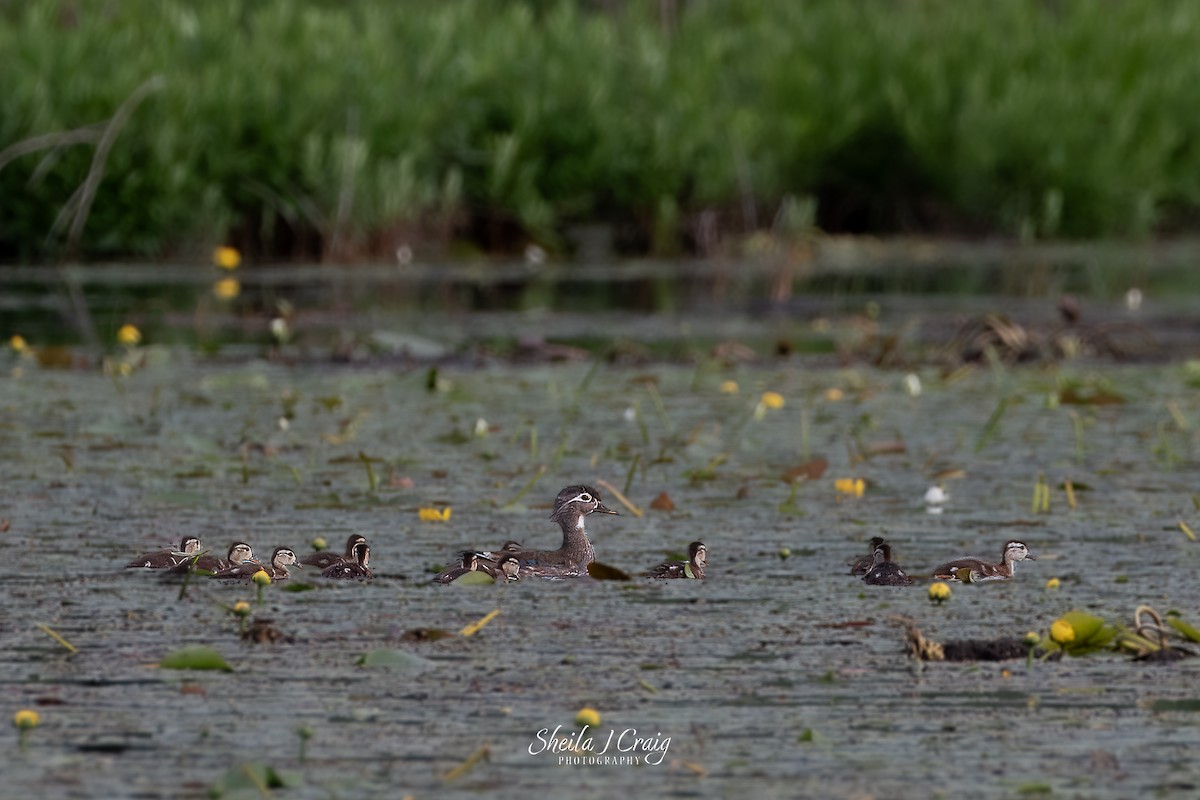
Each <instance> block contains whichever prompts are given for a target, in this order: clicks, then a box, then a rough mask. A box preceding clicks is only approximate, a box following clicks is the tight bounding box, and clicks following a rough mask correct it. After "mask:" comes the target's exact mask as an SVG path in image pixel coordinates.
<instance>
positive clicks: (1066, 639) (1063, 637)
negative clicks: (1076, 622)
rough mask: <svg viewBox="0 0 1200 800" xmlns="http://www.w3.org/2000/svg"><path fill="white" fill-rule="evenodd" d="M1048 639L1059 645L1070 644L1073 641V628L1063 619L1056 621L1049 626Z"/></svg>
mask: <svg viewBox="0 0 1200 800" xmlns="http://www.w3.org/2000/svg"><path fill="white" fill-rule="evenodd" d="M1050 638H1051V639H1053V640H1054V641H1056V642H1058V643H1059V644H1070V643H1071V642H1073V641H1075V628H1074V627H1072V626H1071V623H1069V622H1067V621H1066V620H1065V619H1056V620H1054V624H1053V625H1051V626H1050Z"/></svg>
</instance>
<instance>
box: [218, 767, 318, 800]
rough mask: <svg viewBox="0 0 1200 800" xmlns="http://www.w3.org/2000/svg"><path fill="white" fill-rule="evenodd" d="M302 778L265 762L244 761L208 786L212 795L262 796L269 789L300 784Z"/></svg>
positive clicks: (233, 796) (229, 796)
mask: <svg viewBox="0 0 1200 800" xmlns="http://www.w3.org/2000/svg"><path fill="white" fill-rule="evenodd" d="M303 784H304V779H303V778H302V777H301V775H300V773H298V772H294V771H292V770H277V769H275V768H274V767H270V766H268V765H266V764H259V763H246V764H239V765H238V766H236V767H233V768H232V769H227V770H225V772H224V773H223V774H222V775H221V777H219V778H217V780H216V782H215V783H214V784H213V785H212V787H210V790H209V794H210V796H212V797H223V798H230V799H231V800H232V798H241V797H263V796H265V794H266V792H267V790H269V789H286V788H289V787H297V786H302V785H303Z"/></svg>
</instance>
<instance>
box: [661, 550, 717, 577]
mask: <svg viewBox="0 0 1200 800" xmlns="http://www.w3.org/2000/svg"><path fill="white" fill-rule="evenodd" d="M707 563H708V547H707V546H706V545H705V544H704V542H692V543H691V544H689V545H688V559H687V561H666V562H664V563H662V564H659V565H658V566H657V567H655V568H654V569H652V570H650V571H649V572H647V573H646V576H647V577H650V578H703V577H704V567H705V565H706V564H707Z"/></svg>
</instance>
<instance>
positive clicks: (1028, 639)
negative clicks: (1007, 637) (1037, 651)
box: [1025, 631, 1042, 647]
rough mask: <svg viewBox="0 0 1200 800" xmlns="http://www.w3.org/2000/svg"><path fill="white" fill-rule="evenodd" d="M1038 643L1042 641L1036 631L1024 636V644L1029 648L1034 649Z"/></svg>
mask: <svg viewBox="0 0 1200 800" xmlns="http://www.w3.org/2000/svg"><path fill="white" fill-rule="evenodd" d="M1040 641H1042V637H1040V636H1038V635H1037V632H1036V631H1029V632H1028V633H1026V634H1025V644H1026V645H1028V646H1029V647H1036V646H1037V644H1038V642H1040Z"/></svg>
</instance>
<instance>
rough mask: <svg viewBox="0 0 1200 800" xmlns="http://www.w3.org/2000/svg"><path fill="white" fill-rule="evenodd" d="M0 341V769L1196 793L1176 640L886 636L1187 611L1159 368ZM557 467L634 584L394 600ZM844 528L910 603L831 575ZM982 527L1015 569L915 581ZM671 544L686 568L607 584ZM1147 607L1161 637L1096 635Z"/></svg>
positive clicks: (72, 779) (716, 791)
mask: <svg viewBox="0 0 1200 800" xmlns="http://www.w3.org/2000/svg"><path fill="white" fill-rule="evenodd" d="M4 358H5V359H6V361H5V363H4V365H3V366H4V369H5V376H4V377H3V378H0V381H2V383H0V406H2V408H3V412H4V414H3V416H2V417H0V452H3V453H4V456H3V458H0V484H2V485H3V486H4V487H5V491H4V502H3V504H2V505H0V531H2V532H0V538H2V540H3V542H4V545H5V552H7V553H11V554H14V555H13V560H12V562H11V568H9V569H6V570H5V571H4V573H3V574H2V575H0V587H2V592H0V597H2V598H3V600H2V601H0V602H2V603H3V611H4V619H5V623H4V627H3V631H2V635H3V638H4V643H5V647H4V648H3V649H2V652H0V685H3V687H4V688H3V697H4V707H5V709H6V711H5V713H7V714H8V715H9V716H10V718H12V720H13V723H14V725H15V726H16V729H15V730H14V731H13V733H12V735H11V736H10V738H9V739H8V741H7V743H3V744H2V745H0V746H2V747H3V748H6V751H5V782H6V786H7V787H8V791H10V792H17V793H27V794H42V795H47V796H61V795H88V796H124V795H134V794H136V795H139V796H155V795H168V794H169V795H172V796H178V795H180V794H183V795H194V796H201V795H204V794H206V793H207V792H208V791H210V790H211V791H213V792H215V793H217V794H218V795H223V796H229V797H238V796H250V795H254V796H262V795H263V794H264V793H270V794H271V795H272V796H279V797H287V796H313V795H322V796H323V795H326V794H337V795H338V796H343V797H359V796H363V797H366V796H379V795H381V794H386V795H389V796H403V795H405V794H412V795H414V796H417V797H420V796H428V795H432V794H434V793H437V794H439V795H440V794H445V793H446V792H458V791H462V792H469V793H477V792H484V791H486V792H488V793H489V794H496V795H500V796H514V797H516V796H528V795H529V793H530V792H540V793H543V794H547V795H554V796H579V797H583V796H612V795H613V794H615V793H618V792H620V793H629V794H638V795H642V794H656V795H661V794H663V793H666V792H672V791H673V792H685V793H694V794H699V795H707V794H712V795H715V796H724V795H728V794H731V793H737V792H742V793H744V792H746V791H750V792H752V793H753V794H754V796H756V797H794V796H797V795H802V796H820V797H857V796H862V795H864V794H867V793H869V794H872V795H874V796H909V795H911V794H912V793H913V791H914V787H918V786H919V787H921V788H920V790H919V791H920V792H921V793H922V794H923V795H925V794H927V795H931V796H935V797H936V796H946V797H950V796H953V795H954V794H955V793H957V792H958V788H957V787H954V786H948V787H945V789H944V791H943V790H942V789H941V788H939V787H941V786H942V785H943V783H942V782H941V781H940V779H939V778H938V776H939V775H944V773H945V765H946V764H953V765H954V768H955V769H956V770H957V771H959V772H960V773H961V774H970V775H973V776H976V777H975V778H974V779H973V780H974V783H973V786H972V792H973V793H974V794H975V795H977V796H997V797H1000V796H1013V795H1014V794H1035V793H1036V794H1045V795H1050V796H1077V795H1085V796H1088V797H1101V798H1103V797H1109V798H1117V797H1129V796H1152V795H1154V794H1170V793H1172V792H1189V791H1193V790H1194V788H1195V787H1196V786H1198V785H1200V770H1198V769H1197V766H1196V762H1195V759H1194V758H1192V757H1191V755H1190V754H1191V752H1192V749H1194V742H1195V734H1196V725H1197V724H1198V722H1200V718H1197V716H1196V714H1195V711H1196V710H1197V708H1198V707H1200V706H1198V705H1197V693H1196V686H1197V683H1198V681H1197V678H1198V677H1200V673H1198V672H1197V670H1198V669H1200V665H1198V663H1197V660H1196V659H1182V660H1177V661H1156V662H1152V663H1142V662H1136V661H1134V660H1133V659H1132V658H1130V657H1128V656H1121V655H1119V654H1115V653H1110V652H1108V651H1107V650H1104V649H1098V650H1096V651H1095V652H1092V653H1090V654H1087V655H1086V656H1085V657H1071V656H1072V655H1073V654H1071V653H1070V652H1068V654H1067V657H1063V658H1061V659H1057V660H1052V659H1044V660H1043V659H1042V658H1040V657H1034V658H1032V659H1029V660H1028V661H1027V660H1026V658H1025V656H1026V655H1027V654H1028V650H1027V647H1028V646H1027V645H1025V647H1026V650H1025V651H1024V652H1022V653H1021V655H1019V656H1018V657H1017V658H1015V659H1012V660H1008V661H1005V662H1001V663H989V662H975V663H950V662H923V661H918V660H914V659H910V658H909V657H908V655H907V654H906V652H905V647H904V644H903V641H902V637H901V636H900V635H899V633H898V631H897V629H896V627H895V626H893V625H892V624H890V620H891V618H892V617H893V616H894V615H903V616H905V617H908V618H910V619H911V620H913V622H914V624H916V625H917V626H918V627H919V628H920V630H921V631H923V632H924V635H925V636H926V637H928V638H930V639H936V640H938V641H944V642H949V641H967V640H987V639H999V638H1007V639H1016V640H1018V641H1020V642H1022V643H1024V642H1025V639H1024V637H1025V635H1026V634H1027V633H1028V632H1031V631H1033V632H1036V633H1037V634H1038V636H1039V641H1041V642H1043V643H1047V642H1049V641H1055V642H1063V641H1065V642H1067V645H1068V646H1079V647H1081V648H1082V647H1086V646H1090V645H1092V644H1096V643H1098V642H1099V641H1100V639H1102V638H1104V637H1106V636H1108V631H1109V630H1110V629H1111V630H1113V631H1115V632H1116V633H1114V636H1113V637H1112V638H1109V639H1107V640H1106V644H1105V646H1111V645H1112V644H1113V643H1114V642H1116V641H1118V637H1121V639H1120V640H1123V641H1128V642H1131V643H1140V646H1142V647H1144V648H1153V646H1154V645H1156V644H1161V643H1162V642H1164V641H1166V640H1165V639H1164V637H1165V636H1168V635H1170V636H1175V634H1168V633H1167V632H1166V630H1167V629H1168V628H1174V627H1175V626H1174V625H1173V624H1172V620H1177V621H1179V622H1180V623H1181V624H1183V625H1184V626H1186V627H1182V628H1178V630H1179V632H1180V635H1182V636H1187V635H1189V634H1188V633H1187V631H1188V630H1190V629H1191V628H1190V626H1191V625H1192V624H1194V623H1195V621H1196V620H1197V618H1198V617H1197V611H1198V609H1200V589H1198V588H1197V583H1196V581H1195V580H1194V578H1193V576H1194V574H1195V567H1196V562H1197V558H1198V556H1197V550H1196V547H1197V545H1196V542H1195V540H1194V533H1193V532H1194V531H1195V529H1196V526H1197V524H1200V498H1198V497H1197V495H1196V486H1195V474H1196V472H1195V468H1196V464H1197V455H1198V452H1200V438H1198V437H1200V427H1198V426H1200V404H1198V400H1197V394H1196V391H1195V388H1196V382H1197V377H1196V369H1195V365H1188V364H1166V365H1153V366H1137V367H1118V366H1112V365H1106V366H1104V367H1103V370H1102V372H1101V371H1099V370H1098V369H1097V368H1096V367H1094V365H1089V364H1086V363H1083V362H1076V363H1072V364H1068V365H1065V366H1063V365H1054V364H1048V365H1044V366H1041V367H1038V368H1036V369H1035V368H1020V367H1018V368H1006V367H1002V366H998V367H997V368H994V369H979V368H970V367H967V368H963V369H959V370H956V371H954V372H953V373H948V374H943V373H941V372H940V371H939V370H937V369H936V368H934V367H926V368H919V369H918V370H917V371H916V372H915V373H912V374H913V375H915V377H916V378H917V380H916V381H915V382H914V381H913V380H909V379H908V377H907V376H906V375H905V374H903V373H897V372H886V371H881V370H878V369H876V368H874V367H870V366H854V367H847V368H838V367H835V366H831V365H830V364H829V363H828V362H823V361H820V360H816V359H813V358H810V357H797V356H793V357H790V358H786V359H781V360H779V361H777V362H774V363H773V364H771V365H769V366H764V365H761V364H760V365H754V364H746V363H740V362H737V361H728V360H724V359H718V358H705V359H701V360H699V361H697V362H696V363H694V364H691V365H679V364H643V365H639V366H636V367H625V366H621V365H619V364H607V363H599V362H591V363H588V362H584V363H579V362H566V363H562V364H551V365H546V364H541V365H534V366H514V365H510V364H502V363H489V364H487V365H486V366H485V367H484V368H481V369H467V368H463V367H461V366H456V365H454V364H445V365H443V366H441V367H440V368H439V369H438V370H437V371H436V372H431V371H429V370H424V369H422V370H406V371H395V370H391V369H387V368H378V367H366V366H358V367H339V366H331V365H329V364H322V365H319V366H317V365H311V366H301V367H288V366H285V365H283V364H281V363H271V362H266V361H256V360H250V361H243V362H240V363H226V364H215V363H210V362H205V361H203V360H197V359H196V358H195V357H194V356H193V355H191V354H190V353H189V352H187V351H183V350H169V351H164V352H160V353H157V354H156V356H155V357H154V358H150V359H146V360H144V361H138V362H136V364H135V365H134V366H132V367H131V369H129V370H126V371H121V370H110V371H109V373H108V374H102V373H101V372H100V371H99V370H96V369H94V368H93V369H48V368H43V367H40V366H38V365H37V363H36V362H31V361H28V360H19V359H18V358H17V357H16V356H13V355H11V354H6V355H5V356H4ZM1068 388H1071V389H1072V391H1074V392H1075V393H1076V394H1077V395H1078V396H1086V395H1087V394H1088V393H1089V392H1097V391H1099V390H1100V389H1101V388H1103V389H1104V391H1105V392H1108V393H1111V394H1114V395H1116V394H1119V395H1120V397H1121V398H1122V402H1120V403H1094V404H1080V403H1072V402H1066V401H1064V394H1063V393H1064V391H1066V390H1067V389H1068ZM998 404H999V409H998V408H997V407H998ZM601 481H603V482H604V483H601ZM576 482H587V483H589V484H592V485H596V486H598V487H600V489H599V490H600V491H601V492H602V493H603V494H604V497H605V499H606V501H608V500H610V499H612V498H616V497H617V496H618V495H619V496H620V497H623V498H624V501H615V500H614V508H616V509H617V510H620V511H621V515H620V516H613V517H605V518H604V520H603V522H604V523H605V524H603V525H600V524H596V525H589V527H588V530H589V532H590V534H591V537H592V540H593V543H594V545H595V548H596V553H597V558H598V559H599V560H600V561H601V562H602V563H604V564H606V565H609V566H610V567H612V568H615V569H617V570H620V571H622V572H623V573H625V574H627V575H629V576H632V579H631V580H593V579H591V578H580V579H576V580H563V581H533V580H520V581H518V582H515V583H512V584H509V585H503V586H499V585H494V584H492V583H490V582H488V583H486V584H485V585H457V584H452V585H449V586H436V585H433V584H432V583H431V582H430V578H431V577H432V576H433V574H435V573H436V571H437V570H439V569H440V568H442V567H443V566H445V565H447V564H450V563H452V562H454V561H455V560H456V559H457V558H458V554H459V553H460V552H461V551H463V550H465V549H472V548H487V549H491V548H496V547H499V546H500V544H501V543H502V542H504V541H505V540H508V539H513V540H517V541H519V542H521V543H522V544H523V545H524V546H526V547H554V546H556V545H557V543H558V539H559V537H560V535H561V534H560V533H559V531H558V530H557V526H556V525H555V524H554V523H553V522H552V521H551V520H549V519H548V518H547V517H548V516H549V508H548V504H549V503H550V501H551V500H552V499H553V497H554V495H555V493H556V492H557V491H558V490H559V489H560V488H561V487H562V486H564V485H568V484H571V483H576ZM935 486H937V487H939V490H938V491H937V492H931V491H930V489H931V488H933V487H935ZM606 487H608V488H606ZM610 489H611V491H610ZM1031 496H1032V498H1033V500H1032V502H1031ZM639 512H640V513H639ZM353 533H362V534H364V535H365V536H366V537H367V538H368V539H369V540H370V543H371V566H372V569H373V570H374V572H375V578H374V580H373V581H371V582H369V583H368V582H363V583H359V582H357V581H330V580H323V579H321V578H320V577H319V576H315V575H310V574H306V572H304V571H298V572H294V574H293V575H292V577H291V578H290V579H289V580H287V581H281V582H272V583H269V584H265V585H263V586H256V585H254V584H249V583H243V582H233V583H225V582H222V581H218V580H215V579H211V578H206V577H203V576H199V575H197V576H194V577H192V578H191V579H190V580H189V581H188V583H187V584H186V585H183V584H181V583H180V582H179V581H178V579H166V580H164V579H162V578H160V576H159V575H158V574H156V573H155V572H151V571H145V572H143V571H139V570H128V569H125V568H124V565H125V564H126V563H128V562H129V560H130V559H131V558H134V557H135V556H137V555H138V554H139V553H142V552H146V551H150V550H154V549H156V548H159V547H172V546H175V545H176V544H178V543H180V541H181V539H182V537H183V536H185V535H189V534H194V535H197V536H199V537H201V538H202V539H203V541H204V546H205V547H206V548H208V549H210V550H213V551H216V552H221V551H223V549H224V548H225V546H226V545H227V544H228V543H229V542H231V541H235V540H245V541H247V542H250V543H252V544H253V545H254V547H255V549H256V551H257V552H260V553H270V552H271V550H272V549H273V548H275V547H279V546H287V547H291V548H293V549H295V550H296V551H297V553H306V552H307V551H308V550H309V549H310V547H315V548H320V547H323V546H325V545H326V544H327V543H328V544H331V545H332V546H334V547H338V546H340V544H341V543H342V542H343V541H346V539H347V538H348V537H349V536H350V535H351V534H353ZM875 535H878V536H881V537H884V538H886V539H887V541H888V542H890V544H891V546H892V548H893V555H894V557H895V559H896V561H897V562H898V563H900V564H902V565H903V567H904V569H905V570H906V571H907V572H908V573H909V574H910V575H912V576H913V578H914V585H913V586H908V587H906V586H870V585H866V584H864V583H863V582H862V581H861V580H860V579H858V578H856V577H853V576H851V575H849V574H848V572H849V569H848V566H847V562H848V561H849V560H851V559H853V558H854V557H855V556H857V555H860V554H861V553H862V552H863V551H864V550H865V549H867V547H866V543H867V541H868V539H870V538H871V537H872V536H875ZM1013 538H1019V539H1020V540H1021V541H1024V542H1027V543H1029V544H1030V547H1031V549H1033V550H1034V551H1036V554H1037V556H1038V558H1037V560H1036V561H1023V562H1021V563H1019V564H1018V565H1017V569H1016V574H1015V576H1014V577H1013V579H1012V580H1010V581H999V582H994V583H969V584H955V585H954V586H953V589H952V591H951V590H950V589H947V590H946V591H945V592H941V591H938V592H935V593H934V595H931V594H930V591H929V587H930V584H929V581H928V577H927V576H928V574H929V572H930V571H931V570H932V569H933V568H934V567H935V566H936V565H938V564H941V563H944V562H946V561H947V560H948V559H951V558H955V557H958V556H961V555H964V554H969V553H983V554H993V555H994V554H995V553H996V552H997V551H999V549H1000V547H1001V545H1002V544H1003V542H1004V541H1005V540H1006V539H1013ZM315 539H324V540H325V541H324V542H317V543H315V544H313V545H310V544H309V543H310V542H312V541H313V540H315ZM696 540H700V541H703V542H704V543H705V545H706V547H707V549H708V559H707V564H706V568H705V577H704V579H703V580H665V581H656V580H651V579H647V578H643V577H640V575H641V573H642V572H644V571H645V570H647V569H650V568H652V567H653V566H654V565H656V564H659V563H661V562H662V561H663V560H664V558H678V557H679V554H680V553H686V552H687V546H688V543H689V542H692V541H696ZM931 597H934V599H936V600H938V601H939V602H936V603H935V602H931ZM1146 602H1151V603H1152V604H1153V605H1154V606H1155V608H1156V609H1157V611H1155V612H1154V618H1157V619H1158V620H1159V622H1158V623H1157V624H1156V623H1154V621H1153V618H1152V617H1151V612H1149V611H1145V610H1141V611H1139V618H1138V619H1136V620H1134V623H1133V625H1129V622H1130V618H1129V613H1130V609H1133V608H1136V607H1137V606H1139V605H1140V604H1142V603H1146ZM1079 609H1084V610H1085V613H1083V614H1077V613H1076V612H1077V610H1079ZM1092 619H1096V620H1098V621H1099V623H1100V624H1099V625H1095V624H1094V623H1093V622H1091V621H1090V620H1092ZM1060 623H1061V624H1060ZM1063 625H1067V626H1068V627H1069V628H1070V632H1069V634H1068V632H1067V630H1066V629H1065V628H1064V627H1063ZM1122 625H1125V626H1128V628H1127V630H1126V631H1125V632H1124V633H1122V632H1121V631H1120V629H1119V627H1118V626H1122ZM1172 641H1175V642H1176V643H1177V644H1178V645H1179V646H1182V647H1188V645H1187V644H1185V643H1182V640H1181V639H1174V640H1172ZM1072 643H1074V644H1072ZM1127 652H1131V653H1132V652H1133V651H1127ZM606 758H607V759H609V760H608V761H605V760H604V759H606ZM620 759H625V760H620ZM634 759H637V761H636V762H635V761H634ZM164 776H166V777H164ZM931 787H932V788H931Z"/></svg>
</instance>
